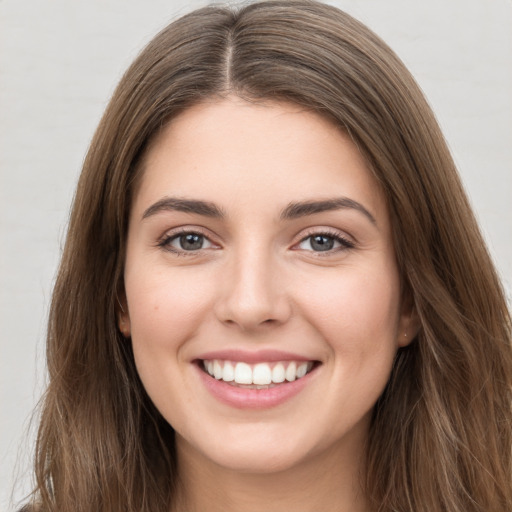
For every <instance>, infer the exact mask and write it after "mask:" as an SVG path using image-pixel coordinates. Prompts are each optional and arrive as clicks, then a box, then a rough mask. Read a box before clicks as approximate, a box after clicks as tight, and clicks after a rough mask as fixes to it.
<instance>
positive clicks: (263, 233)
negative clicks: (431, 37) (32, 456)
mask: <svg viewBox="0 0 512 512" xmlns="http://www.w3.org/2000/svg"><path fill="white" fill-rule="evenodd" d="M510 337H511V335H510V316H509V313H508V311H507V307H506V303H505V300H504V297H503V293H502V291H501V287H500V284H499V281H498V279H497V277H496V274H495V271H494V269H493V266H492V264H491V262H490V259H489V256H488V254H487V252H486V249H485V247H484V244H483V242H482V239H481V236H480V234H479V231H478V228H477V226H476V223H475V220H474V217H473V215H472V213H471V211H470V208H469V206H468V202H467V199H466V197H465V195H464V193H463V191H462V187H461V185H460V183H459V179H458V177H457V173H456V170H455V167H454V165H453V162H452V160H451V157H450V155H449V152H448V150H447V148H446V144H445V142H444V140H443V138H442V135H441V134H440V131H439V128H438V126H437V124H436V122H435V120H434V117H433V115H432V113H431V111H430V109H429V107H428V106H427V104H426V102H425V100H424V98H423V97H422V94H421V92H420V91H419V89H418V87H417V85H416V84H415V83H414V81H413V79H412V78H411V76H410V75H409V73H408V72H407V71H406V69H405V68H404V66H403V64H402V63H401V62H400V61H399V60H398V58H397V57H396V56H395V55H394V54H393V53H392V52H391V50H390V49H389V48H387V46H386V45H385V44H384V43H383V42H382V41H381V40H380V39H379V38H377V37H376V36H375V35H374V34H373V33H371V32H370V31H369V30H368V29H367V28H365V27H364V26H362V25H361V24H359V23H358V22H357V21H355V20H353V19H352V18H350V17H349V16H347V15H346V14H344V13H342V12H340V11H338V10H337V9H335V8H332V7H328V6H325V5H322V4H318V3H315V2H311V1H307V0H298V1H269V2H263V3H256V4H253V5H249V6H246V7H243V8H241V9H239V10H231V9H224V8H217V7H211V8H206V9H202V10H199V11H196V12H194V13H192V14H189V15H187V16H184V17H183V18H181V19H179V20H178V21H176V22H174V23H173V24H171V25H170V26H169V27H168V28H166V29H165V30H164V31H162V32H161V33H160V34H159V35H158V36H157V37H156V38H155V39H154V40H153V41H152V42H151V43H150V44H149V45H148V47H147V48H146V49H145V50H144V51H143V52H142V53H141V55H140V56H139V57H138V58H137V60H136V61H135V62H134V64H133V65H132V66H131V67H130V69H129V70H128V71H127V73H126V74H125V76H124V77H123V79H122V80H121V83H120V85H119V87H118V89H117V90H116V92H115V94H114V96H113V98H112V100H111V102H110V104H109V106H108V108H107V111H106V113H105V115H104V117H103V119H102V121H101V123H100V126H99V128H98V130H97V133H96V135H95V137H94V140H93V142H92V144H91V148H90V151H89V153H88V156H87V159H86V161H85V163H84V169H83V172H82V176H81V178H80V182H79V185H78V190H77V194H76V198H75V203H74V207H73V212H72V217H71V221H70V226H69V232H68V237H67V242H66V247H65V251H64V255H63V259H62V263H61V268H60V272H59V276H58V280H57V283H56V286H55V291H54V297H53V302H52V310H51V315H50V324H49V334H48V367H49V373H50V384H49V388H48V391H47V394H46V398H45V404H44V408H43V414H42V419H41V426H40V431H39V436H38V446H37V461H36V475H37V489H36V493H35V500H36V502H38V503H40V506H41V508H42V510H59V511H66V510H77V509H78V510H95V511H98V510H127V511H128V510H137V511H141V510H148V511H149V510H151V511H158V510H174V511H184V510H187V511H194V510H224V511H226V510H237V511H243V510H276V511H278V510H288V509H290V508H291V507H293V508H294V509H295V510H304V511H309V510H317V509H319V510H351V511H359V510H360V511H374V510H378V511H395V510H400V511H402V510H403V511H405V510H408V511H416V512H418V511H425V512H426V511H429V512H431V511H450V512H451V511H465V512H468V511H475V512H476V511H483V510H497V511H501V510H503V511H505V510H508V509H510V507H511V505H512V485H511V476H510V475H511V474H512V467H511V466H512V462H511V459H512V458H511V446H512V432H511V430H512V426H511V410H510V406H511V389H512V385H511V384H512V383H511V379H512V353H511V340H510Z"/></svg>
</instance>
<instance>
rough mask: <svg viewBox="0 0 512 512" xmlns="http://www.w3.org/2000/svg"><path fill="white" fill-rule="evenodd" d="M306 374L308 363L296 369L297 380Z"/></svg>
mask: <svg viewBox="0 0 512 512" xmlns="http://www.w3.org/2000/svg"><path fill="white" fill-rule="evenodd" d="M307 372H308V363H302V364H301V365H300V366H298V368H297V379H300V378H302V377H304V375H306V373H307Z"/></svg>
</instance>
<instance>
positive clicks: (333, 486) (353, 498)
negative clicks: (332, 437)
mask: <svg viewBox="0 0 512 512" xmlns="http://www.w3.org/2000/svg"><path fill="white" fill-rule="evenodd" d="M177 448H178V450H177V451H178V467H179V487H178V496H177V500H176V501H175V504H174V507H173V512H182V511H183V510H187V512H202V511H204V510H208V511H209V512H261V511H262V510H269V504H272V511H273V512H281V511H283V512H284V511H286V512H288V511H289V510H294V511H295V512H311V511H313V510H315V511H316V510H322V511H323V512H334V511H336V512H368V510H369V507H368V504H367V502H366V499H365V497H364V493H363V490H362V486H361V475H362V474H363V472H364V462H363V460H362V459H364V457H362V456H361V454H362V453H364V450H361V449H360V448H361V447H360V446H359V447H354V446H352V447H349V449H346V447H345V449H340V450H336V449H331V450H330V451H329V453H323V454H320V455H317V456H315V457H312V458H310V459H308V460H306V461H303V462H302V463H301V464H300V465H298V466H296V467H293V468H288V469H285V470H281V471H278V472H268V473H264V472H259V473H249V472H239V471H236V470H234V469H230V468H225V467H221V466H219V465H217V464H215V463H214V462H212V461H211V460H209V459H207V458H205V457H201V456H198V454H197V452H196V453H194V454H193V455H192V452H193V448H191V447H190V445H188V444H187V443H186V441H184V440H183V439H181V440H179V441H178V443H177Z"/></svg>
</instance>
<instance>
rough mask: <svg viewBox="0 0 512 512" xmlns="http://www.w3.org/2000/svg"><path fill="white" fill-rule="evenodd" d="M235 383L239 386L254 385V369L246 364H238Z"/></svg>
mask: <svg viewBox="0 0 512 512" xmlns="http://www.w3.org/2000/svg"><path fill="white" fill-rule="evenodd" d="M235 382H236V383H237V384H252V369H251V367H250V366H249V365H248V364H246V363H236V366H235Z"/></svg>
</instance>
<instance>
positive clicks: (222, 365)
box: [120, 98, 410, 472]
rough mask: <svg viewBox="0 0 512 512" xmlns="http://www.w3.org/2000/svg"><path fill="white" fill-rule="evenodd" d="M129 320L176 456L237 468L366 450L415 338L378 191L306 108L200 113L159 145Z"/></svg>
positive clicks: (147, 177) (128, 272)
mask: <svg viewBox="0 0 512 512" xmlns="http://www.w3.org/2000/svg"><path fill="white" fill-rule="evenodd" d="M124 277H125V286H126V306H127V307H125V308H124V309H125V311H126V313H123V314H122V316H121V317H120V328H121V330H122V331H123V332H124V333H125V334H126V335H129V336H131V339H132V343H133V351H134V356H135V362H136V365H137V369H138V372H139V374H140V377H141V379H142V382H143V384H144V386H145V388H146V390H147V392H148V394H149V396H150V397H151V399H152V400H153V402H154V404H155V405H156V407H157V408H158V410H159V411H160V412H161V414H162V415H163V416H164V417H165V418H166V420H167V421H168V422H169V423H170V424H171V425H172V426H173V427H174V429H175V430H176V433H177V435H176V442H177V447H178V454H179V455H180V454H181V455H180V456H182V457H185V458H187V457H188V458H189V459H196V460H208V461H210V462H213V463H215V464H216V465H218V466H222V467H226V468H231V469H237V470H242V471H255V472H268V471H277V470H283V469H287V468H291V467H296V466H297V465H300V464H301V463H305V462H306V461H308V460H311V459H312V458H315V457H320V458H321V457H323V456H326V457H327V456H329V455H332V454H337V455H339V456H341V457H342V456H349V455H348V454H351V455H350V456H352V457H359V456H360V455H361V450H362V449H363V444H364V442H365V439H366V436H367V431H368V426H369V417H370V414H371V409H372V407H373V405H374V404H375V401H376V400H377V398H378V397H379V395H380V394H381V392H382V391H383V389H384V386H385V384H386V382H387V380H388V377H389V374H390V370H391V366H392V362H393V359H394V356H395V352H396V350H397V348H398V347H399V346H401V345H404V344H405V343H406V341H407V340H408V339H409V338H410V337H406V332H407V329H408V328H410V325H409V313H408V311H406V310H405V308H404V307H403V306H402V302H401V288H400V281H399V275H398V269H397V265H396V261H395V255H394V250H393V244H392V238H391V229H390V221H389V215H388V212H387V209H386V204H385V201H384V198H383V196H382V194H381V192H380V191H379V188H378V187H377V185H376V182H375V180H374V178H373V177H372V175H371V174H370V172H369V171H368V169H367V168H366V165H365V162H364V160H363V158H362V157H361V155H360V153H359V152H358V150H357V148H356V146H355V145H354V144H353V143H352V142H351V140H350V139H349V138H348V137H347V136H346V135H344V134H343V133H342V132H341V131H339V130H338V129H337V128H336V127H334V126H333V125H332V124H330V123H329V122H328V121H326V120H325V119H323V118H321V117H319V116H318V115H317V114H314V113H311V112H307V111H304V110H303V109H301V108H300V107H297V106H294V105H291V104H283V103H267V104H265V105H261V104H252V103H248V102H244V101H243V100H240V99H236V98H228V99H226V100H222V101H221V100H219V101H213V100H212V101H211V102H206V103H204V104H201V105H197V106H194V107H192V108H190V109H189V110H187V111H185V112H184V113H183V114H181V115H180V116H179V117H177V118H176V119H174V120H173V121H172V122H171V123H170V124H169V125H168V126H167V127H166V128H165V129H164V130H163V131H162V132H161V133H160V134H159V136H158V137H157V138H156V140H155V141H154V143H153V144H152V145H151V147H150V149H149V151H148V153H147V155H146V158H145V161H144V174H143V178H142V181H141V184H140V187H139V189H138V192H137V194H136V197H135V200H134V203H133V205H132V211H131V217H130V225H129V233H128V245H127V256H126V267H125V276H124Z"/></svg>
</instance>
